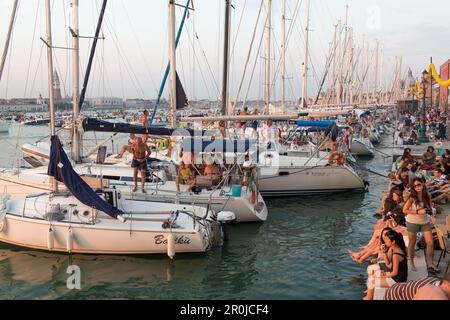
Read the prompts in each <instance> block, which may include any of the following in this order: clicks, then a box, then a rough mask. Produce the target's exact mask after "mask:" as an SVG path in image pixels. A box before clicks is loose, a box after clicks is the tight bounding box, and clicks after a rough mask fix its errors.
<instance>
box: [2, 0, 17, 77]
mask: <svg viewBox="0 0 450 320" xmlns="http://www.w3.org/2000/svg"><path fill="white" fill-rule="evenodd" d="M17 2H18V0H14V3H13V9H12V13H11V19H10V20H9V28H8V33H7V34H6V40H5V46H4V48H3V54H2V61H1V62H0V80H2V74H3V68H4V67H5V61H6V56H7V54H8V48H9V41H10V40H11V34H12V28H13V25H14V20H15V19H16V12H17Z"/></svg>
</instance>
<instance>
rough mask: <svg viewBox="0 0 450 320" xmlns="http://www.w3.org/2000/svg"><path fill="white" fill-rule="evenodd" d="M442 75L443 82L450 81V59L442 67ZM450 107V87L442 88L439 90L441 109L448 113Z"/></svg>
mask: <svg viewBox="0 0 450 320" xmlns="http://www.w3.org/2000/svg"><path fill="white" fill-rule="evenodd" d="M440 71H441V75H440V78H441V79H442V80H443V81H446V80H448V79H450V59H449V60H447V61H446V62H445V63H444V64H443V65H442V66H441V70H440ZM449 105H450V96H449V94H448V87H443V86H441V87H440V88H439V108H440V109H441V111H442V112H446V111H448V107H449Z"/></svg>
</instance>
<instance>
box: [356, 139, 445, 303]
mask: <svg viewBox="0 0 450 320" xmlns="http://www.w3.org/2000/svg"><path fill="white" fill-rule="evenodd" d="M449 157H450V150H445V152H444V153H443V154H442V156H440V157H439V156H438V155H437V154H436V151H435V149H434V148H433V147H432V146H430V147H428V148H427V151H426V152H425V153H424V154H423V155H422V158H421V159H420V160H418V159H415V158H414V156H413V155H412V154H411V149H410V148H408V147H407V148H405V149H404V153H403V155H402V156H401V157H399V158H398V160H397V162H396V170H395V171H394V172H391V173H390V174H389V175H388V177H389V190H388V191H387V192H386V193H385V194H384V195H383V196H382V198H381V205H380V208H379V210H378V212H377V215H378V217H379V219H378V220H377V222H376V223H375V225H374V228H373V234H372V237H371V239H370V241H369V242H368V244H367V245H366V246H363V247H360V248H359V251H358V252H353V251H350V250H349V254H350V257H351V258H352V259H353V260H354V261H356V262H357V263H359V264H362V263H364V262H365V261H367V260H369V262H370V265H369V267H368V269H367V272H368V280H367V291H366V296H365V297H364V299H365V300H371V299H373V298H374V290H375V288H376V287H381V288H388V289H387V291H386V293H385V296H384V299H388V300H389V299H402V298H405V297H406V298H409V299H413V298H414V299H423V298H425V294H424V292H427V293H429V294H430V295H431V294H434V296H435V297H436V298H438V297H441V298H443V297H445V298H446V299H450V279H449V275H445V276H444V278H443V279H442V280H439V279H438V277H439V276H440V271H439V269H438V268H437V266H436V264H435V261H434V259H433V257H434V246H435V245H434V242H435V241H434V240H435V239H434V229H435V223H436V215H437V214H440V213H441V212H442V208H441V207H440V205H442V204H445V203H446V202H447V201H449V200H450V164H449ZM419 234H421V237H422V239H421V240H419V241H418V239H417V238H418V235H419ZM422 242H424V243H425V247H426V263H427V272H428V275H429V277H428V278H427V279H422V280H420V281H407V280H408V266H409V270H410V271H411V272H417V268H416V266H415V263H414V256H415V251H416V247H418V244H419V243H422ZM410 282H411V283H410ZM412 282H413V283H412ZM430 284H432V286H431V287H430ZM433 285H434V286H433ZM411 288H414V295H412V294H411V290H412V289H411ZM405 290H410V292H409V293H406V292H404V291H405ZM433 292H434V293H433Z"/></svg>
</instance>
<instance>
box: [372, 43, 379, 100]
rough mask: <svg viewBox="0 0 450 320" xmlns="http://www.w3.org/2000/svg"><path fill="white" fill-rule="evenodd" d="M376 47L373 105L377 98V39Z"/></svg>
mask: <svg viewBox="0 0 450 320" xmlns="http://www.w3.org/2000/svg"><path fill="white" fill-rule="evenodd" d="M376 42H377V46H376V48H375V75H374V84H373V85H374V87H373V98H372V100H373V99H375V103H376V102H377V101H376V100H377V97H378V60H379V57H378V51H380V41H379V40H378V39H377V40H376Z"/></svg>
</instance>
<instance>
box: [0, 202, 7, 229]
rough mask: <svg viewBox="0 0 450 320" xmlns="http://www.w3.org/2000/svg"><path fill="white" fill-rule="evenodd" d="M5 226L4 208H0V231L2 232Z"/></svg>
mask: <svg viewBox="0 0 450 320" xmlns="http://www.w3.org/2000/svg"><path fill="white" fill-rule="evenodd" d="M5 226H6V208H0V232H3V230H4V229H5Z"/></svg>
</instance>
